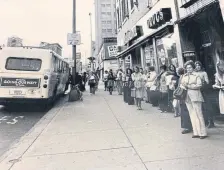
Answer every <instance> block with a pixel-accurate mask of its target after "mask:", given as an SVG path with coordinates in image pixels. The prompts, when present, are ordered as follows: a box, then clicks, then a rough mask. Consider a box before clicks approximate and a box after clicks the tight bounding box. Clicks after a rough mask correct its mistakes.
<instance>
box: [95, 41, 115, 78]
mask: <svg viewBox="0 0 224 170" xmlns="http://www.w3.org/2000/svg"><path fill="white" fill-rule="evenodd" d="M116 56H117V38H104V39H103V43H102V45H101V48H100V51H99V55H98V65H99V70H100V76H101V78H102V76H103V73H104V72H105V71H106V70H107V71H109V70H110V69H112V70H113V71H114V72H115V71H116V70H118V68H119V67H118V59H117V58H116Z"/></svg>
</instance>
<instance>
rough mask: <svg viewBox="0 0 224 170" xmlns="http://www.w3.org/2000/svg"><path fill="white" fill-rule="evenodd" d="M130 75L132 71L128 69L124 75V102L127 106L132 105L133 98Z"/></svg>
mask: <svg viewBox="0 0 224 170" xmlns="http://www.w3.org/2000/svg"><path fill="white" fill-rule="evenodd" d="M132 73H133V71H132V70H131V69H130V68H128V69H127V71H126V74H125V96H124V97H125V102H126V103H128V105H134V103H135V101H134V97H132V96H131V90H132V88H133V87H134V83H133V80H132Z"/></svg>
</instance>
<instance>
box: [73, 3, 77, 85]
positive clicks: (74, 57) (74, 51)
mask: <svg viewBox="0 0 224 170" xmlns="http://www.w3.org/2000/svg"><path fill="white" fill-rule="evenodd" d="M72 14H73V15H72V33H74V34H75V33H76V0H73V12H72ZM72 58H73V60H74V67H73V68H72V76H73V79H74V83H76V82H75V75H76V45H72Z"/></svg>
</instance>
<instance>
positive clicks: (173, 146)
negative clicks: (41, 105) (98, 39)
mask: <svg viewBox="0 0 224 170" xmlns="http://www.w3.org/2000/svg"><path fill="white" fill-rule="evenodd" d="M143 108H144V110H143V111H137V109H136V107H135V106H128V105H127V104H125V103H124V102H123V98H122V96H118V95H117V94H116V92H115V94H114V95H112V96H110V95H109V94H108V93H107V92H103V91H102V90H101V91H98V92H97V93H96V95H95V96H91V95H89V94H88V93H87V92H86V94H84V101H83V102H75V103H67V102H65V103H64V104H63V105H59V106H58V107H55V108H53V109H52V110H51V111H50V112H49V113H48V114H47V115H46V116H45V117H44V118H43V119H42V120H41V121H40V122H39V123H38V124H37V125H36V126H35V127H34V128H33V129H32V130H31V131H30V132H29V133H28V134H27V135H25V136H24V137H23V138H22V139H21V140H20V142H19V143H18V144H16V145H15V146H13V147H12V149H11V150H10V151H9V152H7V153H6V154H5V155H4V157H2V158H1V164H0V170H9V169H10V170H147V169H148V170H223V167H224V147H223V146H224V145H223V144H224V132H223V131H221V130H220V129H219V128H216V129H212V130H209V135H210V137H209V138H208V139H205V140H200V139H192V138H191V135H192V134H187V135H182V134H181V129H180V119H179V118H177V119H175V118H173V114H161V113H159V111H158V110H157V108H152V107H150V105H149V104H147V105H146V104H144V106H143Z"/></svg>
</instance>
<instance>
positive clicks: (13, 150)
mask: <svg viewBox="0 0 224 170" xmlns="http://www.w3.org/2000/svg"><path fill="white" fill-rule="evenodd" d="M66 101H67V97H65V98H63V99H62V100H60V101H59V102H58V104H57V106H56V107H53V108H52V109H51V110H49V111H48V112H47V113H46V114H45V115H44V116H43V117H42V118H41V119H40V120H39V121H38V122H37V123H36V124H35V125H34V126H33V127H32V128H31V129H30V130H29V131H28V132H27V133H26V134H25V135H24V136H22V137H21V138H20V139H19V140H17V141H15V142H14V143H13V144H12V145H11V146H10V148H9V149H8V151H6V152H5V153H4V154H3V155H2V156H1V157H0V169H1V170H10V169H11V167H12V166H13V165H14V163H16V162H18V161H19V160H20V159H21V158H22V156H23V155H24V153H25V152H26V151H27V150H28V149H29V147H30V146H31V145H32V144H33V143H34V142H35V140H36V139H37V138H38V137H39V136H40V135H41V133H42V132H43V131H44V129H45V128H46V127H47V126H48V125H49V124H50V123H51V121H52V120H53V119H54V118H55V117H56V116H57V114H58V113H59V112H60V110H61V109H62V108H63V106H64V104H65V102H66Z"/></svg>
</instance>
